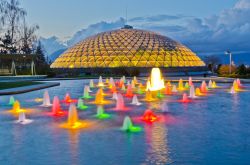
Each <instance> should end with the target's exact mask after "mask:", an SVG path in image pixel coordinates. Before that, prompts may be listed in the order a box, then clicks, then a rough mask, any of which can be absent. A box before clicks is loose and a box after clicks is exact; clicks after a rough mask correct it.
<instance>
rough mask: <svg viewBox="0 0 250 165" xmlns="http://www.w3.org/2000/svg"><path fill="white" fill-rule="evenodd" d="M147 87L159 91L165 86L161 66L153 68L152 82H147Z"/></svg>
mask: <svg viewBox="0 0 250 165" xmlns="http://www.w3.org/2000/svg"><path fill="white" fill-rule="evenodd" d="M147 88H149V90H150V91H159V90H161V89H163V88H165V85H164V79H163V78H162V76H161V71H160V69H159V68H153V69H152V71H151V76H150V84H149V83H147Z"/></svg>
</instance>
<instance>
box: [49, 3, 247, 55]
mask: <svg viewBox="0 0 250 165" xmlns="http://www.w3.org/2000/svg"><path fill="white" fill-rule="evenodd" d="M249 18H250V0H238V1H237V3H236V4H235V5H234V6H233V7H231V8H229V9H226V10H223V11H221V12H220V13H218V14H216V15H211V16H208V17H206V18H196V17H191V16H183V15H167V14H162V15H155V16H142V17H135V18H131V19H129V24H130V25H132V26H134V27H135V28H139V29H145V30H151V31H156V32H159V33H161V34H163V35H166V36H169V37H171V38H173V39H174V40H178V41H180V42H181V43H183V44H185V45H187V46H188V47H190V48H191V49H192V50H193V51H195V52H198V53H200V52H203V53H208V52H224V51H225V50H227V49H230V50H232V51H235V52H236V51H237V52H238V51H244V52H250V19H249ZM124 24H125V19H124V18H120V19H118V20H116V21H113V22H106V21H101V22H99V23H96V24H92V25H90V26H88V27H87V28H85V29H83V30H80V31H78V32H76V33H75V35H74V36H73V37H72V38H71V39H69V40H68V41H67V45H68V46H72V45H74V44H75V43H77V42H79V41H81V40H83V39H85V38H87V37H89V36H91V35H94V34H97V33H100V32H104V31H108V30H113V29H119V28H121V27H123V25H124ZM53 44H55V43H53ZM57 46H58V47H60V45H57Z"/></svg>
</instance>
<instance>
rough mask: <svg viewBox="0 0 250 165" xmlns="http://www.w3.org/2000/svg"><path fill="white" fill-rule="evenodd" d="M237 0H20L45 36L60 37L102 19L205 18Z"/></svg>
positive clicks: (232, 4) (32, 22)
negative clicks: (162, 16)
mask: <svg viewBox="0 0 250 165" xmlns="http://www.w3.org/2000/svg"><path fill="white" fill-rule="evenodd" d="M236 2H237V0H21V4H22V6H23V7H24V8H25V9H26V10H27V12H28V20H29V22H30V23H31V24H34V23H36V24H39V26H40V30H39V34H40V35H41V36H43V37H49V36H57V37H59V38H61V39H63V38H65V37H69V36H72V35H73V34H74V33H75V32H76V31H78V30H81V29H83V28H87V27H88V26H89V25H91V24H94V23H97V22H100V21H115V20H117V19H119V18H120V17H125V9H126V6H127V9H128V18H129V19H131V18H134V17H143V16H154V15H163V14H166V15H183V16H193V17H197V18H204V17H208V16H211V15H215V14H218V13H220V12H221V11H223V10H225V9H228V8H231V7H233V6H234V4H235V3H236Z"/></svg>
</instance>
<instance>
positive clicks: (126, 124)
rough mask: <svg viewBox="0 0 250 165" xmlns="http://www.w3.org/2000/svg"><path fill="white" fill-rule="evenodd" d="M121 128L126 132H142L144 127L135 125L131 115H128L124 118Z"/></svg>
mask: <svg viewBox="0 0 250 165" xmlns="http://www.w3.org/2000/svg"><path fill="white" fill-rule="evenodd" d="M121 130H122V131H126V132H140V131H141V130H142V128H141V127H138V126H134V125H133V123H132V120H131V119H130V117H129V116H126V117H125V118H124V120H123V125H122V128H121Z"/></svg>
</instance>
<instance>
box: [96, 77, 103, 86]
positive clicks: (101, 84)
mask: <svg viewBox="0 0 250 165" xmlns="http://www.w3.org/2000/svg"><path fill="white" fill-rule="evenodd" d="M97 86H98V87H103V86H104V83H103V81H102V76H100V77H99V81H98V85H97Z"/></svg>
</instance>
